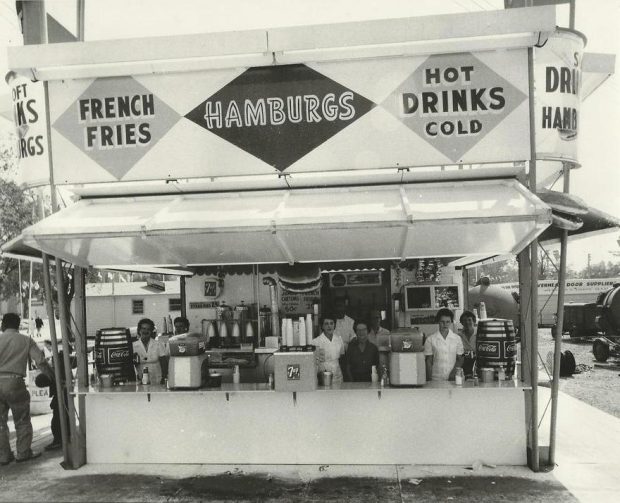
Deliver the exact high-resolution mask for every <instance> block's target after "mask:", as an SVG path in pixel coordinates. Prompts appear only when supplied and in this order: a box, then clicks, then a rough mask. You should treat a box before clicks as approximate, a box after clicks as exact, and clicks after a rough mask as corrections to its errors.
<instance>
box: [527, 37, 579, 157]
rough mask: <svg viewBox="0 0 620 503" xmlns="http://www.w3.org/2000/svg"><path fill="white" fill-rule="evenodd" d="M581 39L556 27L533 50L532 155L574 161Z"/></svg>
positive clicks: (577, 118) (577, 130) (577, 124)
mask: <svg viewBox="0 0 620 503" xmlns="http://www.w3.org/2000/svg"><path fill="white" fill-rule="evenodd" d="M583 46H584V39H583V38H582V36H581V35H579V34H577V33H574V32H570V31H565V30H561V31H557V32H556V33H554V34H553V35H551V36H550V37H549V39H548V40H547V42H546V43H545V44H544V45H543V46H542V47H537V48H536V50H535V53H534V54H535V66H534V79H535V80H534V81H535V84H536V157H537V159H556V160H570V161H574V162H578V151H577V139H578V133H579V121H580V117H579V113H580V104H581V98H580V92H581V62H582V58H583Z"/></svg>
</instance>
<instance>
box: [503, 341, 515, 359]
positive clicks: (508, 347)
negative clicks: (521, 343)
mask: <svg viewBox="0 0 620 503" xmlns="http://www.w3.org/2000/svg"><path fill="white" fill-rule="evenodd" d="M504 352H505V353H506V356H514V355H516V354H517V343H516V342H514V341H513V342H505V343H504Z"/></svg>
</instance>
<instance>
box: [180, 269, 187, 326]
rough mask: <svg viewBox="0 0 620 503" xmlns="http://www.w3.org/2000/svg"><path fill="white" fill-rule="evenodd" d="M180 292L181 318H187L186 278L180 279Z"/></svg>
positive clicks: (181, 277)
mask: <svg viewBox="0 0 620 503" xmlns="http://www.w3.org/2000/svg"><path fill="white" fill-rule="evenodd" d="M179 290H180V292H181V316H183V318H187V293H186V290H185V276H180V277H179Z"/></svg>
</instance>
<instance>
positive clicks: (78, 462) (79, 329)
mask: <svg viewBox="0 0 620 503" xmlns="http://www.w3.org/2000/svg"><path fill="white" fill-rule="evenodd" d="M73 302H74V312H75V327H76V334H75V355H76V358H77V385H78V388H82V389H88V384H89V382H88V356H87V355H88V348H87V339H86V328H87V327H86V270H85V269H84V268H82V267H78V266H75V296H74V297H73ZM77 401H78V412H79V415H78V419H79V423H78V427H77V435H78V441H77V442H76V443H75V445H74V449H73V453H74V457H73V465H74V468H75V467H77V466H82V465H83V464H85V463H86V399H85V396H84V395H78V397H77Z"/></svg>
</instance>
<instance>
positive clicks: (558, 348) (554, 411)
mask: <svg viewBox="0 0 620 503" xmlns="http://www.w3.org/2000/svg"><path fill="white" fill-rule="evenodd" d="M569 188H570V164H569V163H564V192H565V193H568V191H569ZM567 249H568V231H567V230H566V229H565V230H563V231H562V237H561V241H560V272H559V273H558V310H557V313H558V322H557V327H556V333H555V348H554V354H553V381H551V425H550V433H549V465H550V466H554V465H555V443H556V428H557V417H558V392H559V388H560V363H561V356H562V332H563V330H564V292H565V290H566V261H567V256H566V253H567Z"/></svg>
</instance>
